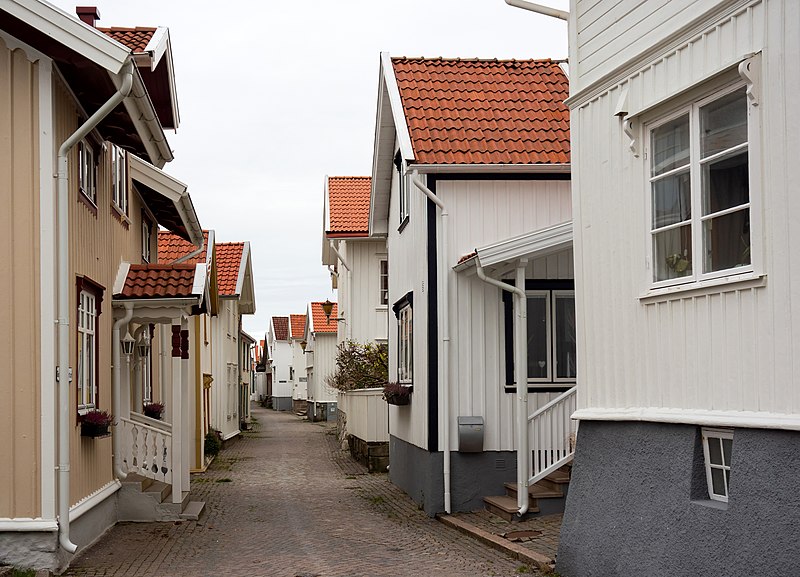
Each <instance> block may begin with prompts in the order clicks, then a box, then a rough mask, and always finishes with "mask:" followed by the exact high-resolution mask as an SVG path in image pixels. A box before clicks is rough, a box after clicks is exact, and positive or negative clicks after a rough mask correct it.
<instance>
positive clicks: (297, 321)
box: [289, 315, 306, 339]
mask: <svg viewBox="0 0 800 577" xmlns="http://www.w3.org/2000/svg"><path fill="white" fill-rule="evenodd" d="M289 318H290V319H291V337H292V338H293V339H302V338H303V334H305V331H306V315H289Z"/></svg>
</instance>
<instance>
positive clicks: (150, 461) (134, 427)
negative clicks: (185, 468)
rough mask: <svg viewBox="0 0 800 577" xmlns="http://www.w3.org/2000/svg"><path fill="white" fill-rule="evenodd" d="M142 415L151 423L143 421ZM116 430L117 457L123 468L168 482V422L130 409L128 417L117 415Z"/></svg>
mask: <svg viewBox="0 0 800 577" xmlns="http://www.w3.org/2000/svg"><path fill="white" fill-rule="evenodd" d="M145 419H147V421H155V423H145V422H144V420H145ZM156 423H158V424H157V425H156ZM154 425H155V426H154ZM117 431H118V432H120V433H121V434H122V442H121V443H120V446H121V447H122V460H121V461H122V467H123V469H124V470H125V471H126V472H128V473H137V474H139V475H141V476H143V477H147V478H149V479H155V480H156V481H162V482H164V483H167V484H172V468H173V465H172V426H171V425H170V424H169V423H164V422H162V421H158V420H156V419H151V418H149V417H145V416H144V415H140V414H138V413H131V418H130V419H125V418H121V419H119V425H118V426H117Z"/></svg>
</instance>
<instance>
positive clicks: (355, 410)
mask: <svg viewBox="0 0 800 577" xmlns="http://www.w3.org/2000/svg"><path fill="white" fill-rule="evenodd" d="M388 407H389V405H387V404H386V401H384V400H383V389H381V388H377V389H361V390H358V391H348V392H346V393H339V411H341V412H343V413H345V414H346V415H347V434H348V435H353V436H354V437H358V438H359V439H361V440H362V441H366V442H368V443H385V442H387V441H388V440H389V433H388V431H389V409H388Z"/></svg>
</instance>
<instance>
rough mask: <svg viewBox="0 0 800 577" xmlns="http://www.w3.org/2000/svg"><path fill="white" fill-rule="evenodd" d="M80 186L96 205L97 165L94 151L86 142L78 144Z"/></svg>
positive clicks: (82, 191)
mask: <svg viewBox="0 0 800 577" xmlns="http://www.w3.org/2000/svg"><path fill="white" fill-rule="evenodd" d="M78 186H79V188H80V191H81V193H82V194H83V196H85V197H86V198H87V199H89V200H91V201H92V204H95V205H96V204H97V163H96V162H95V157H94V149H93V148H92V146H91V145H90V144H89V143H88V142H86V141H85V140H82V141H81V142H80V143H78Z"/></svg>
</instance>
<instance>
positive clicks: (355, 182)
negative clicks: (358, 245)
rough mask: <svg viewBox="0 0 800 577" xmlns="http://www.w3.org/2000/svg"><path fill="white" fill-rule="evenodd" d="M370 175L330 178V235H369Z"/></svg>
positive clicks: (328, 232)
mask: <svg viewBox="0 0 800 577" xmlns="http://www.w3.org/2000/svg"><path fill="white" fill-rule="evenodd" d="M371 185H372V178H371V177H369V176H331V177H329V178H328V214H329V218H330V224H329V226H330V230H328V231H326V233H327V234H328V236H331V237H336V236H367V235H368V234H369V195H370V188H371Z"/></svg>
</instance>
